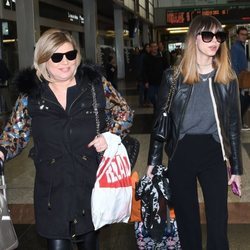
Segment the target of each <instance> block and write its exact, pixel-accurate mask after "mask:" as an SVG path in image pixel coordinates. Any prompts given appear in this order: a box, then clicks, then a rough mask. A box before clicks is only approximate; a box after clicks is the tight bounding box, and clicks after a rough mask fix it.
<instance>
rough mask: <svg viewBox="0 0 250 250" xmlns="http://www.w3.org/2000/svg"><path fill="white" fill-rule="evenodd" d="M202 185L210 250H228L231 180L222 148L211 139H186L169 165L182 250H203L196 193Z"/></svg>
mask: <svg viewBox="0 0 250 250" xmlns="http://www.w3.org/2000/svg"><path fill="white" fill-rule="evenodd" d="M197 180H198V181H199V183H200V185H201V189H202V193H203V197H204V203H205V212H206V220H207V250H228V249H229V245H228V238H227V219H228V211H227V193H228V186H227V182H228V178H227V169H226V164H225V162H224V160H223V157H222V150H221V146H220V144H219V143H218V142H216V141H215V140H214V139H213V137H212V135H186V136H185V137H184V138H183V139H182V140H180V141H179V143H178V147H177V150H176V152H175V155H174V157H173V159H172V161H171V162H170V163H169V181H170V187H171V190H172V195H173V205H174V209H175V213H176V220H177V226H178V232H179V236H180V242H181V245H182V249H183V250H202V236H201V224H200V213H199V203H198V192H197Z"/></svg>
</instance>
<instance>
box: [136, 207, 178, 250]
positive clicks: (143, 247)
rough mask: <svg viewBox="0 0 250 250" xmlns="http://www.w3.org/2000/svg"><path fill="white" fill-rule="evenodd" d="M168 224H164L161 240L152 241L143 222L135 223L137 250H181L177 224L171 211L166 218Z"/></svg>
mask: <svg viewBox="0 0 250 250" xmlns="http://www.w3.org/2000/svg"><path fill="white" fill-rule="evenodd" d="M168 221H169V222H170V223H166V222H165V228H164V235H163V237H162V238H161V240H156V239H153V238H152V237H151V235H150V232H149V230H147V229H146V228H145V226H144V224H143V222H142V221H141V222H135V236H136V241H137V248H138V249H139V250H156V249H157V250H181V245H180V240H179V235H178V231H177V223H176V220H175V218H174V212H173V210H171V211H170V216H169V218H168Z"/></svg>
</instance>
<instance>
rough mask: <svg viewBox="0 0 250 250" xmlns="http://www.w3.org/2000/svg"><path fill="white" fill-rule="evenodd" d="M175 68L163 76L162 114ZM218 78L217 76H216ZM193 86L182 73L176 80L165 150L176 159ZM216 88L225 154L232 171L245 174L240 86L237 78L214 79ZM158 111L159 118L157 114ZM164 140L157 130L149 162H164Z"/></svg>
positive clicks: (151, 142)
mask: <svg viewBox="0 0 250 250" xmlns="http://www.w3.org/2000/svg"><path fill="white" fill-rule="evenodd" d="M172 74H173V71H172V70H166V71H165V72H164V75H163V80H162V83H161V87H160V91H159V99H158V108H157V114H158V113H160V111H161V110H162V109H164V106H165V104H166V101H167V100H166V99H167V96H168V93H169V90H170V86H171V80H170V79H171V78H172ZM213 80H214V79H213ZM192 89H193V85H190V84H184V83H183V77H182V76H179V77H178V79H177V80H176V90H175V95H174V98H173V102H172V105H171V110H170V116H171V128H170V131H171V133H170V134H169V135H168V138H167V142H166V144H165V151H166V153H167V155H168V157H169V160H170V161H171V159H172V158H173V155H174V153H175V150H176V148H177V146H178V138H179V134H180V126H181V123H182V122H183V118H184V115H185V111H186V107H187V104H188V101H189V99H190V96H191V93H192ZM212 90H213V95H214V98H215V103H216V106H217V113H218V118H219V125H220V128H221V135H222V139H223V140H222V141H223V146H224V151H225V155H224V158H227V159H228V160H229V162H230V165H231V167H232V174H237V175H241V174H242V172H243V169H242V157H241V140H240V129H241V117H240V105H239V88H238V82H237V80H236V79H235V80H233V81H231V82H230V83H229V84H219V83H216V82H214V81H212ZM157 114H156V115H155V117H157ZM163 146H164V143H163V142H160V141H157V140H155V139H154V136H153V133H152V135H151V140H150V148H149V156H148V165H153V166H156V165H159V164H161V163H162V153H163Z"/></svg>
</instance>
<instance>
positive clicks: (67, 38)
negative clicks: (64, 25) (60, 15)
mask: <svg viewBox="0 0 250 250" xmlns="http://www.w3.org/2000/svg"><path fill="white" fill-rule="evenodd" d="M64 43H71V44H72V46H73V48H74V49H76V50H77V57H76V60H77V61H76V66H77V67H78V66H79V64H80V63H81V54H80V49H79V47H78V45H77V44H76V41H75V40H74V38H73V37H72V36H71V35H70V33H69V32H67V31H62V30H58V29H49V30H47V31H45V32H44V33H43V34H42V36H41V37H40V38H39V40H38V41H37V43H36V48H35V52H34V62H33V66H34V68H35V69H36V75H37V77H38V78H39V79H40V80H42V79H41V78H42V77H43V78H44V79H45V80H47V81H51V79H50V76H49V74H48V72H47V69H46V62H47V61H48V60H49V59H50V58H51V56H52V54H53V53H55V51H56V50H57V49H58V48H59V47H61V46H62V45H63V44H64ZM77 67H76V69H77Z"/></svg>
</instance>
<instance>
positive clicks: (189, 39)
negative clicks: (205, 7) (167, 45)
mask: <svg viewBox="0 0 250 250" xmlns="http://www.w3.org/2000/svg"><path fill="white" fill-rule="evenodd" d="M213 29H215V32H218V31H223V28H222V26H221V23H220V22H219V21H218V20H217V19H216V18H215V17H213V16H196V17H195V18H194V19H193V21H192V22H191V24H190V26H189V31H188V33H187V36H186V42H185V49H184V53H183V57H182V60H181V62H180V65H179V67H178V72H179V73H181V74H182V75H183V78H184V80H183V82H184V83H188V84H194V83H197V82H199V73H198V68H197V54H196V36H197V34H198V33H199V32H201V31H203V30H205V31H211V30H213ZM213 68H214V69H216V70H217V71H216V75H215V81H216V82H218V83H223V84H227V83H229V82H230V81H231V80H233V79H235V77H236V76H235V74H234V71H233V70H232V67H231V62H230V58H229V52H228V48H227V44H226V42H224V43H222V44H221V45H220V47H219V49H218V51H217V53H216V55H215V56H214V58H213Z"/></svg>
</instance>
